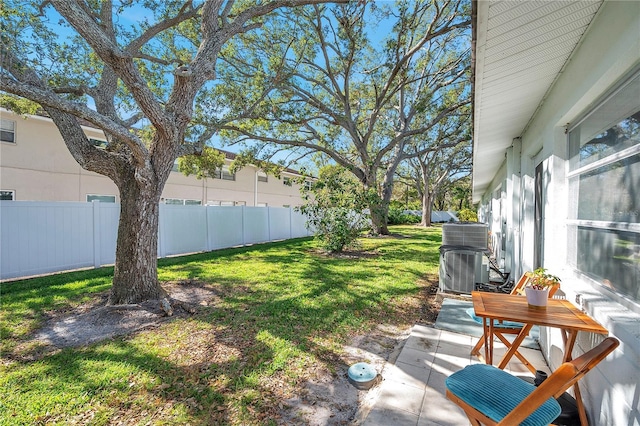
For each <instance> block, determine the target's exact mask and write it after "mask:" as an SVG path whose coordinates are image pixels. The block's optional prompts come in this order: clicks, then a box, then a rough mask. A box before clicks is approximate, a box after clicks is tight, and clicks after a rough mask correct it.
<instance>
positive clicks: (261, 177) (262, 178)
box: [258, 172, 269, 182]
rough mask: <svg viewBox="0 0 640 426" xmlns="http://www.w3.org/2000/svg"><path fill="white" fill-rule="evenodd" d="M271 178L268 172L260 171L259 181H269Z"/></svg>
mask: <svg viewBox="0 0 640 426" xmlns="http://www.w3.org/2000/svg"><path fill="white" fill-rule="evenodd" d="M268 181H269V178H268V176H267V174H266V173H264V172H258V182H268Z"/></svg>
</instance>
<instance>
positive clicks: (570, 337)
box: [561, 329, 589, 426]
mask: <svg viewBox="0 0 640 426" xmlns="http://www.w3.org/2000/svg"><path fill="white" fill-rule="evenodd" d="M561 333H562V341H563V342H564V357H563V358H564V362H569V361H571V360H572V359H573V355H572V353H573V346H574V345H575V343H576V338H577V337H578V331H577V330H571V331H567V330H564V329H562V330H561ZM573 396H574V397H575V399H576V408H577V409H578V415H579V416H580V424H581V425H582V426H589V420H588V419H587V411H586V410H585V408H584V403H583V402H582V394H581V393H580V388H579V387H578V382H576V383H575V384H574V385H573Z"/></svg>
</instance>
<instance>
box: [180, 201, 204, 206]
mask: <svg viewBox="0 0 640 426" xmlns="http://www.w3.org/2000/svg"><path fill="white" fill-rule="evenodd" d="M184 205H185V206H200V205H202V201H200V200H184Z"/></svg>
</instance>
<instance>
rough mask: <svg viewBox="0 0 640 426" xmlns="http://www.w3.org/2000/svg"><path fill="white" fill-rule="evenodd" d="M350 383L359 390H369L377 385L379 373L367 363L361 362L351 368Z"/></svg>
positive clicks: (349, 372) (349, 373)
mask: <svg viewBox="0 0 640 426" xmlns="http://www.w3.org/2000/svg"><path fill="white" fill-rule="evenodd" d="M347 374H348V376H349V382H350V383H351V384H352V385H353V386H355V387H356V388H358V389H369V388H370V387H371V386H373V385H374V384H375V383H376V379H377V378H378V373H377V372H376V370H375V368H373V367H372V366H371V365H369V364H367V363H366V362H359V363H357V364H353V365H352V366H351V367H349V371H348V372H347Z"/></svg>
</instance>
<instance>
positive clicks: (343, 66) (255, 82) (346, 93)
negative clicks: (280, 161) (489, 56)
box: [202, 0, 470, 234]
mask: <svg viewBox="0 0 640 426" xmlns="http://www.w3.org/2000/svg"><path fill="white" fill-rule="evenodd" d="M469 7H470V3H469V2H468V1H466V0H431V1H420V2H418V1H399V2H397V3H394V4H391V3H386V4H385V3H382V4H381V3H375V2H370V3H364V2H360V3H355V2H352V3H349V4H346V5H331V6H327V5H316V6H310V7H307V8H304V9H299V10H297V11H296V13H295V14H293V15H287V16H284V15H282V14H281V13H276V14H273V15H272V16H270V18H269V24H268V25H265V27H263V28H262V29H261V32H260V34H250V35H243V36H242V37H239V38H237V39H235V40H234V41H233V43H232V46H233V50H232V51H230V52H229V53H228V54H226V52H223V61H222V63H221V67H220V72H221V75H220V78H222V79H224V80H225V81H227V82H228V83H229V84H227V85H224V86H219V87H218V88H217V89H216V90H212V91H211V92H210V93H209V95H208V96H209V97H210V99H226V100H227V101H226V102H222V104H225V103H226V104H233V105H234V106H236V107H238V108H240V109H239V110H238V111H237V117H240V119H237V120H226V121H222V122H217V124H218V125H219V128H222V129H223V132H222V136H223V137H225V138H226V139H227V140H229V141H231V142H233V143H238V142H239V141H240V142H242V141H247V142H249V143H250V144H252V146H253V149H254V152H255V153H257V154H259V153H260V152H261V151H260V150H259V149H256V142H257V143H258V144H262V145H263V146H264V147H265V148H268V147H269V146H273V144H278V145H280V146H282V145H284V146H286V147H288V148H291V149H294V150H300V151H302V153H304V152H320V153H322V154H323V155H325V156H327V157H329V158H331V160H332V161H333V162H335V163H337V164H339V165H341V166H343V167H344V168H346V169H348V170H349V171H350V172H352V173H353V174H354V175H355V176H356V177H357V178H358V180H359V181H360V182H361V184H362V185H363V187H364V191H365V192H366V193H367V199H368V200H369V210H370V212H371V222H372V227H373V231H374V232H376V233H382V234H385V233H388V230H387V224H386V222H387V221H386V219H387V212H388V205H389V201H390V200H391V194H392V189H393V177H394V175H395V171H396V169H397V167H398V165H399V164H400V162H401V161H403V160H405V159H407V158H408V157H409V152H412V153H413V154H412V155H417V153H422V152H426V151H422V150H417V151H416V150H408V149H407V148H408V147H409V146H412V145H414V144H416V143H420V141H422V140H423V138H424V135H425V134H427V133H429V132H430V130H431V129H432V128H433V127H434V126H437V125H438V124H439V123H440V122H441V121H442V120H446V119H447V117H448V116H449V115H452V114H461V112H460V111H461V110H463V109H468V106H469V102H470V89H469V87H470V82H469V66H470V49H469V45H470V43H469V41H470V35H469V28H470V14H469ZM265 40H268V43H269V45H270V49H268V50H264V49H261V48H260V46H261V44H263V43H264V42H265ZM230 46H231V45H230ZM238 52H241V54H238ZM242 76H253V77H252V78H251V80H250V81H251V84H249V85H247V86H246V87H242V88H241V89H240V88H239V87H238V85H237V84H236V83H237V80H238V79H239V78H243V77H242ZM214 104H221V102H215V103H214ZM202 113H203V114H202V120H203V123H207V122H211V121H210V120H211V117H216V114H215V113H211V112H209V111H207V110H206V109H203V111H202ZM447 143H448V142H447ZM262 152H266V153H267V155H268V154H269V150H268V149H265V150H263V151H262Z"/></svg>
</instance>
